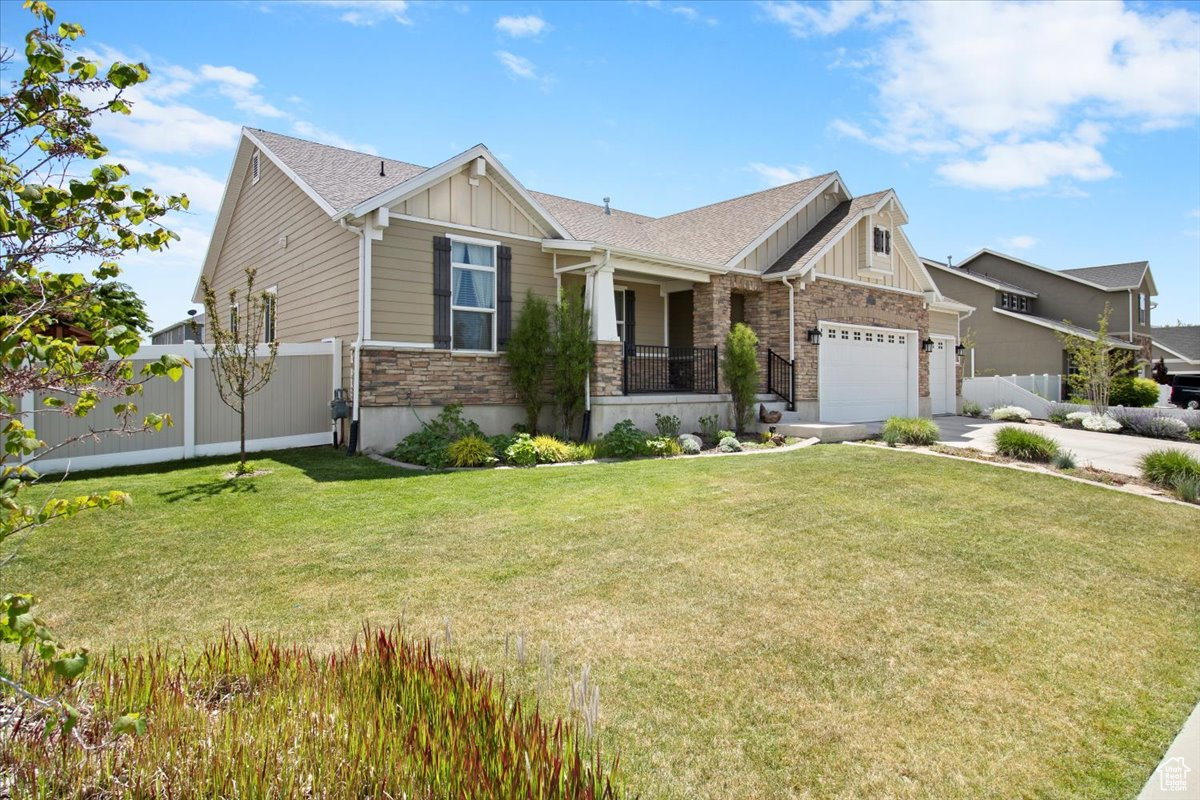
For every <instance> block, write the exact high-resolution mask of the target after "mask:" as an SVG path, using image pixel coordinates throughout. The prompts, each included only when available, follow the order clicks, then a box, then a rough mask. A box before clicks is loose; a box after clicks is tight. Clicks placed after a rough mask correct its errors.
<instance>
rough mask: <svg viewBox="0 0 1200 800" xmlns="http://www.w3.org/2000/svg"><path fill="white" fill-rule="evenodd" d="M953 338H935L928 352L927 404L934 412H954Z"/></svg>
mask: <svg viewBox="0 0 1200 800" xmlns="http://www.w3.org/2000/svg"><path fill="white" fill-rule="evenodd" d="M953 364H954V340H953V339H941V338H935V339H934V340H933V352H932V353H930V354H929V405H930V411H931V412H932V413H934V414H953V413H954V367H953Z"/></svg>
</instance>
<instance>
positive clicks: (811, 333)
mask: <svg viewBox="0 0 1200 800" xmlns="http://www.w3.org/2000/svg"><path fill="white" fill-rule="evenodd" d="M808 343H809V344H820V343H821V329H820V328H809V329H808Z"/></svg>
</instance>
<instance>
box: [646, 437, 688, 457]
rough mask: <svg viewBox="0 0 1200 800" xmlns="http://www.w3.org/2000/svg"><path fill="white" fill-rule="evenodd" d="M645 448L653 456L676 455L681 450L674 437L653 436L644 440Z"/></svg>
mask: <svg viewBox="0 0 1200 800" xmlns="http://www.w3.org/2000/svg"><path fill="white" fill-rule="evenodd" d="M646 449H647V450H648V451H649V452H650V455H654V456H677V455H680V454H681V453H682V452H683V448H682V447H680V446H679V442H677V441H676V440H675V439H674V437H667V436H654V437H651V438H649V439H647V440H646Z"/></svg>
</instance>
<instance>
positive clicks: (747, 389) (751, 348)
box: [721, 322, 758, 433]
mask: <svg viewBox="0 0 1200 800" xmlns="http://www.w3.org/2000/svg"><path fill="white" fill-rule="evenodd" d="M721 375H722V377H724V378H725V384H726V385H727V386H728V387H729V393H730V394H731V395H732V396H733V426H734V427H735V428H737V430H738V432H739V433H740V432H741V431H742V430H744V429H745V427H746V425H747V424H748V423H749V422H750V415H751V414H752V413H753V412H754V396H755V395H756V394H757V393H758V336H756V335H755V334H754V331H752V330H751V329H750V326H749V325H747V324H746V323H744V322H739V323H737V324H736V325H734V326H733V328H731V329H730V331H729V335H728V336H726V337H725V353H724V354H723V355H722V356H721Z"/></svg>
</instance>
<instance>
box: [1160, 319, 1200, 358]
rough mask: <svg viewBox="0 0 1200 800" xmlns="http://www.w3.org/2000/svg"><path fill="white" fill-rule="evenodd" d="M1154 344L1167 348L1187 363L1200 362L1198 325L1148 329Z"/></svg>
mask: <svg viewBox="0 0 1200 800" xmlns="http://www.w3.org/2000/svg"><path fill="white" fill-rule="evenodd" d="M1150 335H1151V338H1153V339H1154V341H1155V343H1157V344H1160V345H1162V346H1164V347H1169V348H1171V349H1172V350H1174V351H1175V352H1176V353H1179V354H1180V355H1182V356H1184V357H1186V358H1187V359H1188V360H1189V361H1195V360H1200V325H1163V326H1162V327H1157V326H1155V327H1152V328H1151V329H1150Z"/></svg>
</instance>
